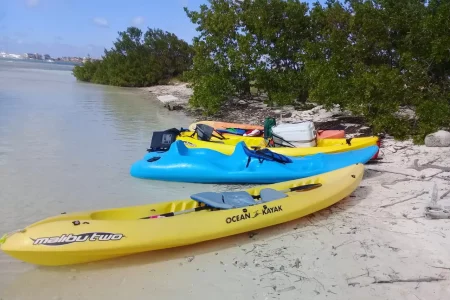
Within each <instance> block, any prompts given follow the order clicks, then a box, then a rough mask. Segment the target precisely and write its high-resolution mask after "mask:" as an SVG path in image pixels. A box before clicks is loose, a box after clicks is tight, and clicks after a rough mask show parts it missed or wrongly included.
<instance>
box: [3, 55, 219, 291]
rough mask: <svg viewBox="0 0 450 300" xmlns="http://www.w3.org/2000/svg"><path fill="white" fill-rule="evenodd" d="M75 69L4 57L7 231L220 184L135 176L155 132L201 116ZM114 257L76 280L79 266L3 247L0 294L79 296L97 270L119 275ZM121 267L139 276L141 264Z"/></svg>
mask: <svg viewBox="0 0 450 300" xmlns="http://www.w3.org/2000/svg"><path fill="white" fill-rule="evenodd" d="M72 68H73V66H71V65H58V64H54V63H37V62H27V61H14V60H0V230H1V233H0V235H2V234H3V233H6V232H9V231H12V230H16V229H19V228H22V227H24V226H26V225H28V224H30V223H32V222H35V221H38V220H40V219H42V218H46V217H50V216H52V215H57V214H60V213H61V212H71V211H79V210H89V209H104V208H110V207H121V206H129V205H137V204H143V203H148V202H159V201H164V200H170V199H174V198H186V197H188V196H189V194H191V193H195V192H199V191H204V190H212V189H213V188H214V186H212V185H202V184H185V183H176V182H174V183H169V182H159V181H150V180H141V179H136V178H133V177H131V176H130V175H129V168H130V165H131V164H132V163H133V162H134V161H135V160H137V159H139V158H141V157H142V156H143V155H144V154H145V150H146V149H147V147H148V146H149V143H150V140H151V136H152V131H154V130H163V129H167V128H171V127H177V128H179V127H187V126H188V125H189V124H190V123H191V121H192V120H191V119H190V118H188V117H186V116H185V115H184V114H183V113H182V112H169V111H168V110H167V109H165V108H164V107H163V106H162V105H161V103H160V102H159V101H157V100H156V99H151V98H149V97H148V96H147V97H143V95H142V94H140V92H138V91H136V90H134V89H125V88H115V87H106V86H101V85H94V84H87V83H81V82H77V81H76V80H75V78H74V77H73V75H72V73H71V70H72ZM108 264H112V266H111V265H109V267H108V268H105V269H102V270H100V271H99V270H98V269H97V270H95V271H89V270H86V271H84V273H83V274H84V275H83V276H77V281H76V283H75V282H74V281H73V280H72V279H71V278H72V277H73V274H72V272H71V270H72V271H73V269H72V268H73V267H72V268H55V269H49V268H42V267H37V266H34V265H30V264H26V263H23V262H20V261H17V260H14V259H12V258H10V257H9V256H7V255H5V254H3V253H2V252H0V298H1V299H60V298H54V297H60V296H58V295H62V294H64V295H65V296H64V299H78V298H77V297H75V296H73V295H72V294H70V293H69V292H67V293H69V294H67V293H66V290H65V289H66V288H67V287H70V286H73V287H77V289H78V292H79V293H82V294H84V295H88V294H89V293H88V291H84V293H83V286H87V285H90V284H91V279H90V276H94V274H95V276H99V277H101V276H103V277H104V276H110V275H111V274H112V273H111V272H113V271H111V270H112V269H111V268H113V267H114V262H109V263H108ZM122 267H123V268H125V270H129V271H130V275H129V277H131V279H130V280H133V279H132V278H133V273H132V270H133V268H136V266H135V265H134V266H133V265H131V266H129V267H127V264H126V263H125V266H122ZM127 268H129V269H127ZM122 271H123V270H122ZM99 272H100V273H99ZM102 272H103V273H102ZM99 274H100V275H99ZM102 274H103V275H102ZM135 276H138V275H135ZM110 280H112V279H111V278H110ZM24 287H26V288H24ZM90 289H91V290H90V292H95V285H93V286H91V287H90ZM92 289H93V290H92ZM97 292H98V293H100V294H101V291H97ZM100 294H98V295H100ZM39 295H42V296H39ZM67 295H68V296H67ZM70 295H72V296H73V297H71V296H70ZM99 297H100V298H101V296H99ZM87 298H89V297H87ZM87 298H86V297H83V299H87ZM61 299H62V298H61Z"/></svg>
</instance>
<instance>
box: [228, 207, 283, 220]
mask: <svg viewBox="0 0 450 300" xmlns="http://www.w3.org/2000/svg"><path fill="white" fill-rule="evenodd" d="M280 211H283V206H282V205H277V206H273V207H267V206H266V205H264V206H263V209H262V212H260V210H259V209H258V210H255V211H254V212H253V216H252V215H251V214H250V213H248V212H247V210H246V209H244V212H243V213H242V214H239V215H234V216H232V217H228V218H226V219H225V222H226V223H227V224H230V223H235V222H240V221H243V220H247V219H254V218H256V217H257V216H264V215H270V214H273V213H277V212H280Z"/></svg>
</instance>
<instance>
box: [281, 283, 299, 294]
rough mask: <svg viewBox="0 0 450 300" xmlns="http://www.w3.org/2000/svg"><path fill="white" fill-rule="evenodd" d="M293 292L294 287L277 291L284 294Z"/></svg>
mask: <svg viewBox="0 0 450 300" xmlns="http://www.w3.org/2000/svg"><path fill="white" fill-rule="evenodd" d="M293 290H295V286H293V285H291V286H289V287H287V288H284V289H281V290H278V293H284V292H289V291H293Z"/></svg>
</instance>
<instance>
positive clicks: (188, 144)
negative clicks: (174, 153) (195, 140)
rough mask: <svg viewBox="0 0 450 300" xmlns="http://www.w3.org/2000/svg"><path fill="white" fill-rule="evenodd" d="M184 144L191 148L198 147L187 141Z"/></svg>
mask: <svg viewBox="0 0 450 300" xmlns="http://www.w3.org/2000/svg"><path fill="white" fill-rule="evenodd" d="M183 143H184V144H185V145H186V146H190V147H194V148H195V147H197V145H196V144H192V143H191V142H186V141H183Z"/></svg>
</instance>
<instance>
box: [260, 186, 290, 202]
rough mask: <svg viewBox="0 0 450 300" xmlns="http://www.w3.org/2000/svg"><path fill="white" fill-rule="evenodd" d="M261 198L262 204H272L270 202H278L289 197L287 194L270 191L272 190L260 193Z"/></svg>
mask: <svg viewBox="0 0 450 300" xmlns="http://www.w3.org/2000/svg"><path fill="white" fill-rule="evenodd" d="M260 196H261V202H262V203H266V202H270V201H274V200H278V199H282V198H286V197H287V195H286V194H285V193H283V192H280V191H277V190H274V189H270V188H265V189H262V190H261V191H260Z"/></svg>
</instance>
